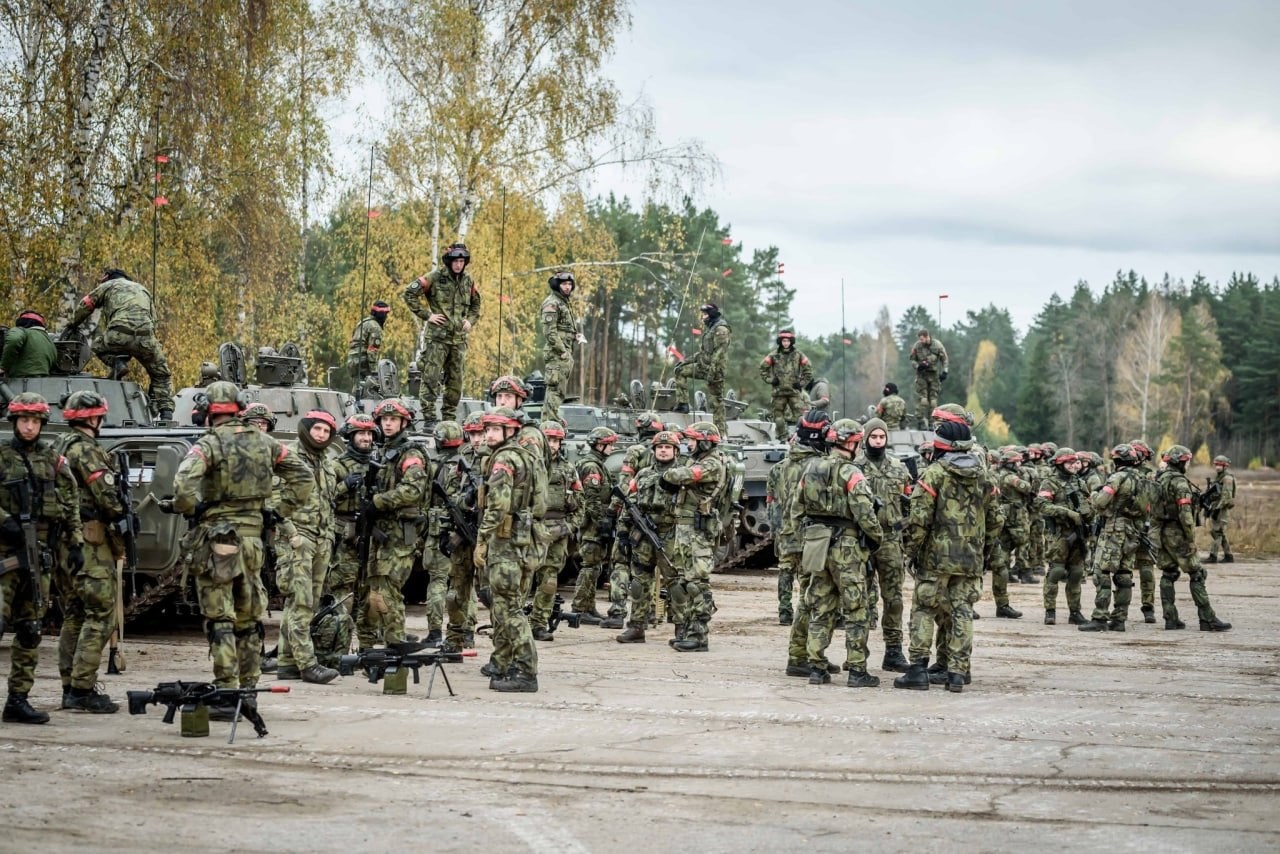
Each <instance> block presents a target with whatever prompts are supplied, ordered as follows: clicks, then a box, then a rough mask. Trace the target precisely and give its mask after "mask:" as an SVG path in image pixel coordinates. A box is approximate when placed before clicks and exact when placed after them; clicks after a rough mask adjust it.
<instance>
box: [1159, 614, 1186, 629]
mask: <svg viewBox="0 0 1280 854" xmlns="http://www.w3.org/2000/svg"><path fill="white" fill-rule="evenodd" d="M1186 627H1187V624H1186V623H1184V622H1182V620H1179V619H1178V618H1176V617H1175V618H1174V619H1172V620H1168V619H1166V620H1165V621H1164V629H1165V631H1167V632H1168V631H1175V630H1177V629H1185V628H1186Z"/></svg>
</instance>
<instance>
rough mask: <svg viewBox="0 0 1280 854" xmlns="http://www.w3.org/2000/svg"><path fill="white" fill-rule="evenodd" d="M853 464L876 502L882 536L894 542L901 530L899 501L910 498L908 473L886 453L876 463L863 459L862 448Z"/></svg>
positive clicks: (900, 503)
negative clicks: (865, 480)
mask: <svg viewBox="0 0 1280 854" xmlns="http://www.w3.org/2000/svg"><path fill="white" fill-rule="evenodd" d="M855 464H856V465H857V466H858V468H859V469H860V470H861V471H862V474H863V476H864V477H865V478H866V479H867V486H868V487H869V488H870V489H871V494H872V495H874V496H875V497H876V498H878V499H880V508H879V510H878V511H877V512H876V517H877V518H878V519H879V521H880V527H881V529H883V531H884V536H886V537H888V538H890V539H897V537H898V532H899V531H901V530H902V525H901V524H900V523H901V522H902V517H903V512H902V501H903V498H905V497H909V496H910V495H911V472H909V471H907V466H906V464H905V463H903V462H902V460H900V459H898V458H897V457H895V456H894V455H893V454H891V453H889V452H888V451H887V450H886V451H885V453H884V455H883V456H881V457H880V459H878V460H873V459H871V458H870V457H868V456H867V455H866V448H863V452H862V453H861V454H859V456H858V458H857V460H856V461H855Z"/></svg>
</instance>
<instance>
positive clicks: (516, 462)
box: [474, 406, 538, 693]
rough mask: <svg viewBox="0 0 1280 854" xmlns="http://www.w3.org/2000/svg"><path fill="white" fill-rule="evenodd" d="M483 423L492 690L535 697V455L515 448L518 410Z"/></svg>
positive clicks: (481, 546)
mask: <svg viewBox="0 0 1280 854" xmlns="http://www.w3.org/2000/svg"><path fill="white" fill-rule="evenodd" d="M482 420H483V422H484V427H485V443H486V444H487V445H488V446H489V450H490V452H491V453H490V456H489V461H488V464H487V465H486V469H487V472H488V475H487V477H486V479H485V496H484V502H483V504H484V506H483V508H482V513H483V516H482V518H481V520H480V527H479V529H478V530H477V532H476V540H477V542H476V548H475V555H474V559H475V564H476V567H477V568H484V569H485V570H486V572H487V573H488V575H489V587H490V589H491V591H492V596H493V607H492V616H493V659H492V660H491V662H490V665H491V666H492V669H493V675H492V678H491V679H490V681H489V688H490V689H492V690H494V691H499V692H504V693H506V692H518V693H534V692H536V691H537V690H538V651H537V649H536V648H535V646H534V643H533V633H532V631H531V630H530V628H529V618H528V617H527V616H526V615H525V613H524V607H523V606H524V597H525V593H526V591H528V589H529V581H530V575H531V573H530V570H529V566H530V561H529V559H528V556H527V554H526V551H527V550H528V549H530V548H532V547H533V512H532V507H533V498H534V496H533V490H534V475H533V472H532V471H530V465H531V464H530V458H529V456H528V455H527V454H526V453H524V452H523V451H521V450H520V449H519V448H518V447H517V446H516V444H515V436H516V432H517V431H518V430H519V429H520V418H519V416H518V415H517V413H516V411H515V410H513V409H511V408H509V407H506V406H498V407H495V408H494V409H491V410H489V411H488V412H486V413H485V414H484V415H483V416H482ZM482 672H483V671H482Z"/></svg>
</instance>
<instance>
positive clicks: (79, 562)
mask: <svg viewBox="0 0 1280 854" xmlns="http://www.w3.org/2000/svg"><path fill="white" fill-rule="evenodd" d="M67 569H69V570H71V571H72V572H79V571H80V570H82V569H84V549H83V548H81V547H80V546H70V547H69V548H68V549H67Z"/></svg>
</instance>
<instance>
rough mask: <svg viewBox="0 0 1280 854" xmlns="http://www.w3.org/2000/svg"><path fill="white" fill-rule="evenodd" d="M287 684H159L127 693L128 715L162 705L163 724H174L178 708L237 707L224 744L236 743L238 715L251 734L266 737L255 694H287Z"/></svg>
mask: <svg viewBox="0 0 1280 854" xmlns="http://www.w3.org/2000/svg"><path fill="white" fill-rule="evenodd" d="M288 693H289V686H288V685H272V686H271V687H270V688H219V687H218V686H217V685H214V684H213V683H211V682H161V683H160V684H159V685H157V686H156V687H155V688H153V689H152V690H150V691H129V692H128V697H129V714H131V715H145V714H146V713H147V706H148V705H151V704H156V705H162V706H165V713H164V722H165V723H167V724H171V723H173V716H174V714H175V713H176V712H177V711H178V707H180V706H192V707H194V706H206V707H207V706H229V705H231V703H233V702H234V703H235V705H236V713H235V716H234V717H233V718H232V719H231V735H230V736H228V737H227V744H231V743H233V742H234V741H235V740H236V724H237V723H239V721H240V715H244V716H245V717H246V718H248V720H249V723H251V724H253V731H254V732H256V733H257V734H258V738H262V737H263V736H265V735H266V734H267V724H266V722H265V721H263V720H262V715H260V714H258V702H257V700H256V695H258V694H288Z"/></svg>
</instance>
